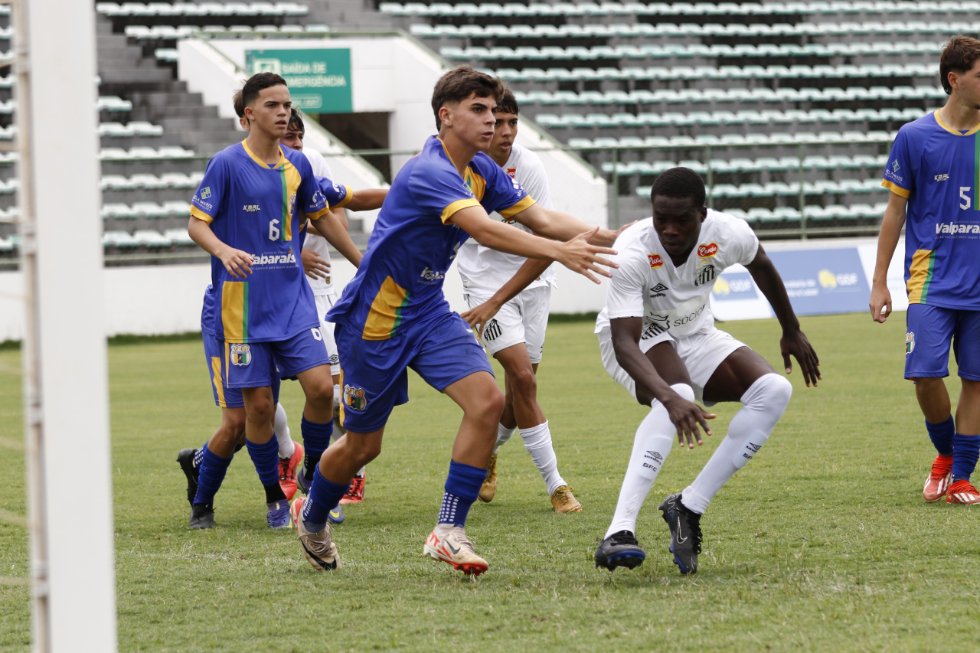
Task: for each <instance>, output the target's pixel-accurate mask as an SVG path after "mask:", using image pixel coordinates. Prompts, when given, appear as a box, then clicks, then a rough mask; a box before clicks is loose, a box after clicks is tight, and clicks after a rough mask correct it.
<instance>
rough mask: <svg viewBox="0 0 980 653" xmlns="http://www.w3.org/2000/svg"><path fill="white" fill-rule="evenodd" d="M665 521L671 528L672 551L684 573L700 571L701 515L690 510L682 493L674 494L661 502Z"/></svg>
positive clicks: (675, 560)
mask: <svg viewBox="0 0 980 653" xmlns="http://www.w3.org/2000/svg"><path fill="white" fill-rule="evenodd" d="M660 511H661V512H663V517H664V521H665V522H667V526H668V527H669V528H670V552H671V553H673V554H674V563H675V564H676V565H677V568H678V569H680V570H681V573H682V574H694V573H697V571H698V554H699V553H701V515H699V514H697V513H696V512H691V511H690V510H688V509H687V508H686V507H685V506H684V504H683V503H681V495H680V494H672V495H670V496H669V497H667V498H666V499H664V502H663V503H661V504H660Z"/></svg>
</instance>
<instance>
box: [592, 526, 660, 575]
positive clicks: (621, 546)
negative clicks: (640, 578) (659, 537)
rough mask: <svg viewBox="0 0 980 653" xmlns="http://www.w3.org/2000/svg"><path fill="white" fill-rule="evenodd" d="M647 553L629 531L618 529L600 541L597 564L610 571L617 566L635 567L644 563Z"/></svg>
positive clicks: (596, 555) (596, 551) (596, 558)
mask: <svg viewBox="0 0 980 653" xmlns="http://www.w3.org/2000/svg"><path fill="white" fill-rule="evenodd" d="M646 557H647V554H646V553H645V552H644V551H643V549H641V548H640V543H639V542H637V541H636V537H635V536H634V535H633V533H631V532H629V531H617V532H615V533H613V534H612V535H610V536H609V537H607V538H606V539H604V540H603V541H602V542H600V543H599V548H597V549H596V550H595V566H596V567H604V568H605V569H608V570H609V571H612V570H614V569H615V568H616V567H626V568H627V569H633V568H634V567H639V566H640V565H642V564H643V560H644V559H646Z"/></svg>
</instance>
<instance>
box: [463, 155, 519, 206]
mask: <svg viewBox="0 0 980 653" xmlns="http://www.w3.org/2000/svg"><path fill="white" fill-rule="evenodd" d="M474 161H476V159H474ZM486 161H489V162H490V165H486ZM477 169H478V170H479V171H480V174H481V175H482V176H483V178H484V179H485V180H486V182H487V187H486V190H485V191H484V193H483V200H481V202H480V203H481V204H483V208H485V209H486V210H487V213H491V212H493V211H496V212H498V213H500V214H501V215H503V216H505V217H509V216H508V215H507V214H508V213H513V211H507V209H509V208H511V207H513V206H516V205H521V206H523V205H524V204H528V205H529V204H530V202H526V201H525V199H526V198H528V194H527V191H525V190H524V187H523V186H521V185H520V183H519V182H518V181H517V180H516V179H513V178H511V176H510V175H508V174H507V173H506V172H504V169H503V168H501V167H500V166H498V165H497V164H496V163H495V162H494V161H493V160H492V159H490V158H489V157H487V158H486V159H485V160H481V161H480V162H479V164H478V167H477Z"/></svg>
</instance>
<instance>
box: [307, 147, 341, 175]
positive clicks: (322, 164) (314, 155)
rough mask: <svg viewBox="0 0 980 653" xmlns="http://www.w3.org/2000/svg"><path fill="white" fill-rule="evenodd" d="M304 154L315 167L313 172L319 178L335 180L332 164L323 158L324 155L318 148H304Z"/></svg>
mask: <svg viewBox="0 0 980 653" xmlns="http://www.w3.org/2000/svg"><path fill="white" fill-rule="evenodd" d="M303 154H305V155H306V158H307V159H308V160H309V162H310V165H311V166H312V167H313V174H314V175H315V176H316V178H317V179H322V178H323V177H326V178H327V179H329V180H331V181H334V178H333V171H332V170H331V169H330V164H329V163H327V160H326V159H324V158H323V155H322V154H320V153H319V152H317V151H316V150H308V149H304V150H303Z"/></svg>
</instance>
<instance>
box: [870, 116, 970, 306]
mask: <svg viewBox="0 0 980 653" xmlns="http://www.w3.org/2000/svg"><path fill="white" fill-rule="evenodd" d="M978 175H980V125H977V126H976V127H974V128H973V129H970V130H969V131H966V132H959V131H957V130H955V129H952V128H951V127H949V126H947V125H945V124H943V122H942V119H941V118H940V116H939V112H938V111H936V112H934V113H930V114H928V115H926V116H923V117H922V118H919V119H918V120H915V121H913V122H910V123H908V124H906V125H903V126H902V128H901V129H900V130H899V132H898V136H896V137H895V143H894V144H893V145H892V151H891V154H890V155H889V157H888V163H887V164H886V165H885V173H884V179H883V181H882V182H881V183H882V185H883V186H885V187H886V188H888V189H889V190H890V191H891V192H893V193H895V194H896V195H899V196H901V197H904V198H906V199H907V200H908V203H907V205H906V219H905V287H906V290H907V292H908V296H909V303H910V304H931V305H934V306H941V307H944V308H953V309H967V310H980V178H978Z"/></svg>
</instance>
